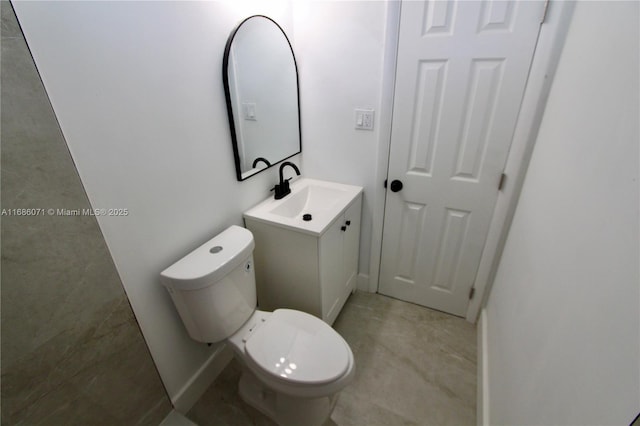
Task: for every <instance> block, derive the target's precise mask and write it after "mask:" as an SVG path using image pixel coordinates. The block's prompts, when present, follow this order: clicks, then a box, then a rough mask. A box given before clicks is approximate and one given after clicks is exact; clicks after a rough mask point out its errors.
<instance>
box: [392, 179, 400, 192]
mask: <svg viewBox="0 0 640 426" xmlns="http://www.w3.org/2000/svg"><path fill="white" fill-rule="evenodd" d="M401 190H402V182H401V181H399V180H398V179H396V180H394V181H392V182H391V191H392V192H398V191H401Z"/></svg>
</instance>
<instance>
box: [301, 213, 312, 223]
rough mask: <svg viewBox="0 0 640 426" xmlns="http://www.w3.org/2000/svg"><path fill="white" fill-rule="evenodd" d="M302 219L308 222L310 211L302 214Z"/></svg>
mask: <svg viewBox="0 0 640 426" xmlns="http://www.w3.org/2000/svg"><path fill="white" fill-rule="evenodd" d="M302 220H304V221H305V222H309V221H310V220H311V214H310V213H305V214H303V215H302Z"/></svg>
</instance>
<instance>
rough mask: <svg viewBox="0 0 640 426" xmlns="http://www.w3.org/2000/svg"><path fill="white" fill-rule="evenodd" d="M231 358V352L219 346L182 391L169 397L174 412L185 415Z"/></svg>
mask: <svg viewBox="0 0 640 426" xmlns="http://www.w3.org/2000/svg"><path fill="white" fill-rule="evenodd" d="M232 358H233V350H232V349H231V348H230V347H228V346H227V345H225V344H224V343H223V344H220V345H219V346H218V347H217V348H216V350H215V351H214V352H213V353H212V354H211V356H210V357H209V359H207V361H206V362H205V363H204V364H203V365H202V367H200V368H199V369H198V371H196V373H195V374H194V375H193V376H192V377H191V378H190V379H189V381H188V382H187V383H186V384H185V385H184V386H183V387H182V389H180V391H179V392H178V393H177V394H176V395H174V396H173V397H171V403H172V404H173V407H174V408H175V409H176V411H178V412H180V413H187V412H188V411H189V410H190V409H191V407H193V406H194V404H195V403H196V402H197V401H198V399H200V397H201V396H202V394H203V393H204V392H205V391H206V390H207V388H209V386H211V383H213V381H214V380H215V379H216V377H218V375H219V374H220V373H221V372H222V370H224V368H225V367H226V366H227V364H229V362H230V361H231V359H232Z"/></svg>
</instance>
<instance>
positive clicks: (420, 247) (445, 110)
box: [379, 1, 544, 315]
mask: <svg viewBox="0 0 640 426" xmlns="http://www.w3.org/2000/svg"><path fill="white" fill-rule="evenodd" d="M543 11H544V2H542V1H482V2H480V1H403V2H402V6H401V15H400V34H399V44H398V59H397V70H396V73H397V74H396V88H395V98H394V108H393V124H392V135H391V152H390V158H389V172H388V182H389V183H391V182H392V181H394V180H399V181H401V182H402V184H403V188H402V190H400V191H398V192H393V191H391V188H390V186H391V185H389V188H388V191H389V192H388V193H387V201H386V206H385V220H384V231H383V246H382V259H381V270H380V283H379V291H380V292H381V293H383V294H387V295H389V296H392V297H396V298H399V299H403V300H407V301H411V302H414V303H418V304H421V305H424V306H429V307H432V308H435V309H439V310H442V311H445V312H449V313H452V314H455V315H464V314H465V313H466V309H467V305H468V300H469V296H468V295H469V291H470V289H471V287H472V285H473V282H474V279H475V275H476V271H477V269H478V264H479V262H480V256H481V254H482V249H483V246H484V242H485V239H486V235H487V231H488V228H489V224H490V221H491V216H492V214H493V209H494V206H495V202H496V199H497V195H498V183H499V180H500V176H501V175H502V170H503V167H504V164H505V161H506V157H507V153H508V151H509V146H510V144H511V139H512V136H513V132H514V128H515V124H516V119H517V116H518V110H519V107H520V103H521V101H522V96H523V93H524V88H525V84H526V81H527V75H528V71H529V66H530V64H531V60H532V57H533V52H534V49H535V46H536V40H537V36H538V31H539V29H540V22H541V18H542V15H543Z"/></svg>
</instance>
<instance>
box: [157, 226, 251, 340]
mask: <svg viewBox="0 0 640 426" xmlns="http://www.w3.org/2000/svg"><path fill="white" fill-rule="evenodd" d="M253 247H254V242H253V234H251V231H249V230H248V229H245V228H242V227H240V226H235V225H234V226H231V227H229V228H227V229H226V230H225V231H223V232H222V233H221V234H219V235H217V236H215V237H214V238H212V239H211V240H209V241H207V242H206V243H205V244H203V245H201V246H200V247H198V248H197V249H195V250H194V251H192V252H191V253H189V254H188V255H186V256H185V257H183V258H182V259H180V260H179V261H177V262H176V263H174V264H173V265H171V266H169V267H168V268H167V269H165V270H164V271H162V272H161V273H160V281H161V283H162V284H163V285H164V286H165V287H166V288H167V290H168V291H169V294H170V295H171V298H172V299H173V303H174V304H175V305H176V308H177V310H178V313H179V314H180V318H182V322H183V323H184V325H185V327H186V329H187V332H188V333H189V336H191V338H192V339H194V340H197V341H200V342H207V343H213V342H218V341H221V340H224V339H226V338H227V337H229V336H231V335H232V334H233V333H235V332H236V331H237V330H238V329H239V328H240V326H242V324H244V322H245V321H246V320H247V319H249V317H250V316H251V314H252V313H253V312H254V310H255V308H256V282H255V273H254V270H253Z"/></svg>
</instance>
